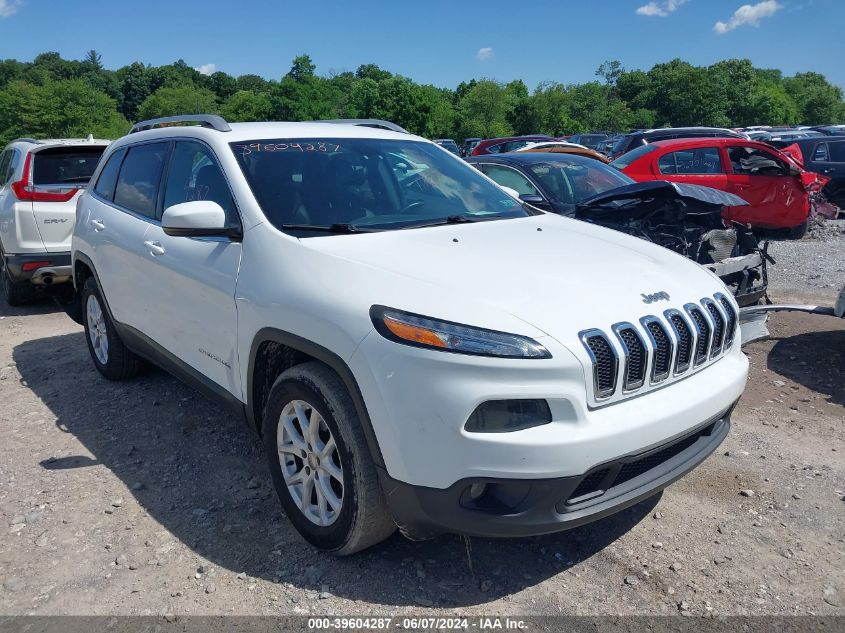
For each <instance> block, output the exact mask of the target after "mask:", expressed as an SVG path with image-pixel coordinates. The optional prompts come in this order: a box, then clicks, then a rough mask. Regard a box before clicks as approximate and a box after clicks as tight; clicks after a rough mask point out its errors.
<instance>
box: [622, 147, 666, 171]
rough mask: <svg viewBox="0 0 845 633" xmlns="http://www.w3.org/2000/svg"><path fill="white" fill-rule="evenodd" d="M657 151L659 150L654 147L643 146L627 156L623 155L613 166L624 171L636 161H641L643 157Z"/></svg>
mask: <svg viewBox="0 0 845 633" xmlns="http://www.w3.org/2000/svg"><path fill="white" fill-rule="evenodd" d="M656 151H657V148H656V147H655V146H654V145H641V146H640V147H638V148H636V149H632V150H631V151H630V152H628V153H627V154H622V156H620V157H619V158H617V159H616V160H615V161H613V162H612V163H611V165H613V166H614V167H616V169H620V170H622V169H625V168H626V167H627V166H628V165H630V164H631V163H633V162H634V161H635V160H639V159H640V158H641V157H642V156H645V155H646V154H650V153H651V152H656Z"/></svg>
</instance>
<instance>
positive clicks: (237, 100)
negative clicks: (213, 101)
mask: <svg viewBox="0 0 845 633" xmlns="http://www.w3.org/2000/svg"><path fill="white" fill-rule="evenodd" d="M220 114H221V115H222V116H223V118H225V119H226V120H227V121H267V120H269V119H270V118H271V117H272V114H273V103H272V102H271V101H270V97H268V96H267V95H266V94H264V93H261V92H253V91H252V90H238V91H237V92H236V93H235V94H233V95H232V96H230V97H229V98H228V99H226V101H225V102H224V103H223V105H221V106H220Z"/></svg>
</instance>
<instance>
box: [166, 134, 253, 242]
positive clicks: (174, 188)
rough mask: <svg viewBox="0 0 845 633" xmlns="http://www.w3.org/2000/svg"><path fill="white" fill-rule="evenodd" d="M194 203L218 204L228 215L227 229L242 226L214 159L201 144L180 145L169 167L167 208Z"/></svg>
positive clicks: (186, 142)
mask: <svg viewBox="0 0 845 633" xmlns="http://www.w3.org/2000/svg"><path fill="white" fill-rule="evenodd" d="M194 200H211V201H212V202H216V203H217V204H219V205H220V206H221V207H223V211H225V212H226V225H227V226H230V227H235V226H238V225H239V220H238V213H237V211H236V210H235V202H234V200H233V199H232V193H231V191H230V190H229V185H228V183H227V182H226V179H225V178H224V177H223V172H222V171H220V167H218V166H217V162H216V161H215V160H214V156H213V155H212V154H211V152H210V151H209V150H208V148H207V147H205V146H204V145H203V144H202V143H196V142H194V141H177V142H176V147H174V149H173V155H172V157H171V159H170V165H169V167H168V173H167V186H166V187H165V190H164V208H165V209H166V208H167V207H171V206H173V205H174V204H180V203H182V202H191V201H194Z"/></svg>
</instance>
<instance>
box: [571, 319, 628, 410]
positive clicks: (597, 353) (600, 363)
mask: <svg viewBox="0 0 845 633" xmlns="http://www.w3.org/2000/svg"><path fill="white" fill-rule="evenodd" d="M579 338H580V339H581V342H582V343H583V345H584V347H585V348H586V349H587V352H588V353H589V354H590V359H591V360H592V362H593V391H594V394H595V399H596V400H605V399H607V398H609V397H610V396H612V395H613V394H614V392H615V391H616V374H617V372H618V364H619V359H618V358H617V356H616V350H614V349H613V345H612V344H611V343H610V341H609V340H608V338H607V335H606V334H605V333H604V332H602V331H601V330H585V331H584V332H581V334H580V335H579Z"/></svg>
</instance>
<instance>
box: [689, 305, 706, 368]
mask: <svg viewBox="0 0 845 633" xmlns="http://www.w3.org/2000/svg"><path fill="white" fill-rule="evenodd" d="M684 310H686V311H687V314H688V315H689V318H690V320H691V321H692V324H693V326H694V327H695V329H696V342H695V354H694V357H693V366H694V367H697V366H698V365H701V364H702V363H705V362H706V361H707V359H708V358H710V340H711V338H712V334H713V328H712V326H711V325H710V321H709V320H708V318H707V317H706V316H704V312H703V311H702V308H701V307H700V306H699V305H698V304H695V303H688V304H686V305H685V306H684Z"/></svg>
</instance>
